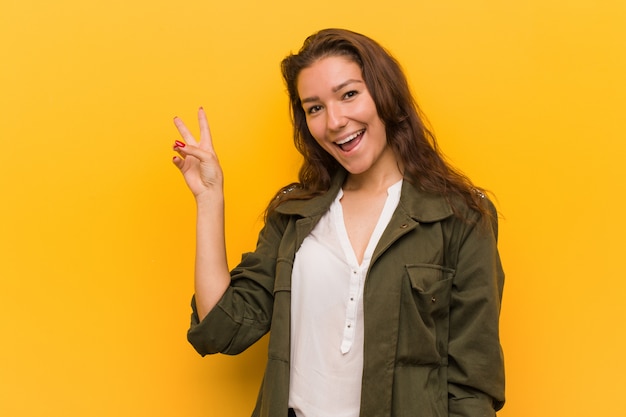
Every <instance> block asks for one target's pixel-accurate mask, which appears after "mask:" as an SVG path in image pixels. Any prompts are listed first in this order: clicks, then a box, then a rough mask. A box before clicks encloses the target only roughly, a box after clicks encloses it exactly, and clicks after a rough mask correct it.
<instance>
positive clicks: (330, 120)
mask: <svg viewBox="0 0 626 417" xmlns="http://www.w3.org/2000/svg"><path fill="white" fill-rule="evenodd" d="M346 124H347V118H346V117H345V116H344V114H343V112H342V110H341V108H340V106H338V105H332V106H331V105H328V106H327V107H326V127H327V128H328V130H331V131H335V130H340V129H341V128H342V127H344V126H345V125H346Z"/></svg>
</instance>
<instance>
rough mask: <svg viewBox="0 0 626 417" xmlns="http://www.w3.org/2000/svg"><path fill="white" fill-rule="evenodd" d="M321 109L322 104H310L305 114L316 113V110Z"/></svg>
mask: <svg viewBox="0 0 626 417" xmlns="http://www.w3.org/2000/svg"><path fill="white" fill-rule="evenodd" d="M321 109H322V106H320V105H315V106H311V107H309V108H308V109H307V110H306V112H307V114H313V113H317V112H318V111H320V110H321Z"/></svg>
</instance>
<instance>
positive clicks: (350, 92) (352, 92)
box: [343, 90, 359, 99]
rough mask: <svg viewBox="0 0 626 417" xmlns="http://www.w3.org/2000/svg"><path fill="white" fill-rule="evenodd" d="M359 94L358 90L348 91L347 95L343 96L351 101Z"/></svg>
mask: <svg viewBox="0 0 626 417" xmlns="http://www.w3.org/2000/svg"><path fill="white" fill-rule="evenodd" d="M357 94H359V92H358V91H356V90H350V91H348V92H347V93H345V94H344V95H343V98H344V99H349V98H352V97H354V96H356V95H357Z"/></svg>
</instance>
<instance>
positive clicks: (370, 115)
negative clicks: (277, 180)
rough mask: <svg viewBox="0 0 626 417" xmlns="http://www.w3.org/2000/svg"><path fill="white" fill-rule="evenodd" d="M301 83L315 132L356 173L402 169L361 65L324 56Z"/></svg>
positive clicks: (300, 92)
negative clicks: (388, 141)
mask: <svg viewBox="0 0 626 417" xmlns="http://www.w3.org/2000/svg"><path fill="white" fill-rule="evenodd" d="M297 88H298V95H299V96H300V100H301V102H302V107H303V109H304V113H305V114H306V121H307V126H308V128H309V131H310V132H311V135H312V136H313V137H314V138H315V140H316V141H317V143H318V144H319V145H320V146H321V147H322V148H323V149H324V150H325V151H326V152H328V153H329V154H330V155H331V156H332V157H333V158H335V159H336V160H337V162H339V163H340V164H341V165H342V166H343V167H344V168H345V169H346V170H347V171H348V172H349V173H350V174H352V175H385V174H387V173H389V172H392V173H394V174H397V173H398V172H399V171H398V166H397V161H396V158H395V155H394V154H393V151H392V150H391V148H389V146H387V135H386V132H385V125H384V123H383V122H382V120H381V119H380V118H379V116H378V112H377V110H376V104H375V103H374V100H373V99H372V96H371V95H370V93H369V91H368V89H367V86H366V84H365V81H364V80H363V75H362V72H361V68H360V67H359V65H357V64H356V63H355V62H353V61H352V60H350V59H349V58H346V57H343V56H329V57H325V58H322V59H320V60H318V61H316V62H315V63H314V64H312V65H311V66H309V67H306V68H304V69H303V70H302V71H300V74H299V75H298V80H297Z"/></svg>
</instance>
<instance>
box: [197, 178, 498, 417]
mask: <svg viewBox="0 0 626 417" xmlns="http://www.w3.org/2000/svg"><path fill="white" fill-rule="evenodd" d="M344 175H345V174H344ZM344 175H338V176H337V177H336V178H335V179H334V182H333V185H332V187H331V189H330V190H329V192H327V193H326V194H324V195H322V196H319V197H315V198H313V199H311V200H291V201H287V202H285V203H283V204H282V205H280V206H279V207H278V209H277V210H276V211H275V212H274V213H273V214H272V215H271V216H269V218H268V220H267V222H266V224H265V226H264V228H263V230H262V231H261V232H260V234H259V239H258V243H257V247H256V250H255V251H254V252H252V253H247V254H244V256H243V258H242V261H241V263H240V264H239V265H238V266H237V267H236V268H235V269H233V271H232V272H231V276H232V281H231V285H230V287H229V289H228V290H227V292H226V293H225V294H224V296H223V297H222V299H221V300H220V302H219V303H218V304H217V305H216V306H215V307H214V308H213V310H211V311H210V312H209V314H208V315H207V316H206V317H205V318H204V319H203V320H202V321H199V319H198V315H197V312H196V309H195V302H194V301H193V300H192V307H193V312H192V317H191V327H190V329H189V332H188V339H189V341H190V342H191V344H192V345H193V346H194V348H195V349H196V350H197V351H198V352H199V353H200V354H201V355H203V356H204V355H207V354H213V353H218V352H221V353H225V354H237V353H240V352H242V351H243V350H245V349H246V348H248V347H249V346H250V345H252V344H253V343H254V342H256V341H257V340H258V339H259V338H261V337H262V336H263V335H265V334H266V333H267V332H268V331H270V339H269V346H268V362H267V367H266V370H265V375H264V378H263V383H262V386H261V389H260V393H259V397H258V401H257V406H256V408H255V410H254V412H253V417H285V416H287V408H288V398H289V361H290V311H291V293H290V291H291V272H292V266H293V261H294V257H295V253H296V251H297V250H298V248H299V247H300V244H301V243H302V241H303V240H304V238H305V237H306V236H307V235H308V234H309V233H310V232H311V230H312V229H313V228H314V227H315V225H316V224H317V222H318V221H319V219H320V218H321V216H322V215H323V214H324V213H325V212H326V211H327V210H328V208H329V207H330V204H331V203H332V201H333V200H334V198H335V197H336V195H337V192H338V191H339V188H340V187H341V185H342V183H343V179H344ZM485 204H488V205H489V207H490V209H491V210H493V206H492V205H491V203H490V202H489V201H488V200H487V199H485ZM461 209H463V208H461ZM463 214H464V215H465V217H466V220H461V219H459V218H458V217H457V216H454V215H453V211H452V208H451V206H450V204H448V202H446V200H445V199H444V198H443V197H441V196H436V195H431V194H426V193H424V192H421V191H419V190H418V189H416V188H415V187H414V186H413V185H411V184H410V183H409V182H408V181H404V183H403V186H402V192H401V197H400V202H399V204H398V207H397V209H396V211H395V213H394V214H393V217H392V219H391V221H390V222H389V225H388V226H387V228H386V230H385V232H384V233H383V235H382V237H381V239H380V241H379V242H378V246H377V247H376V250H375V252H374V255H373V258H372V261H371V264H370V268H369V271H368V275H367V278H366V280H365V286H364V294H363V309H364V326H365V336H364V337H365V341H364V351H363V356H364V358H363V359H364V361H363V378H362V393H361V412H360V415H361V417H384V416H389V417H400V416H402V417H409V416H410V417H453V416H454V417H457V416H458V417H487V416H494V415H495V411H496V410H498V409H500V408H501V407H502V405H503V404H504V363H503V356H502V351H501V348H500V341H499V328H498V322H499V314H500V304H501V298H502V288H503V284H504V273H503V271H502V267H501V264H500V258H499V255H498V250H497V246H496V240H497V220H496V216H495V212H494V216H493V219H492V221H491V222H489V221H487V222H478V221H477V219H478V214H477V213H475V212H473V211H470V210H469V209H467V208H466V209H465V210H464V213H463Z"/></svg>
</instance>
